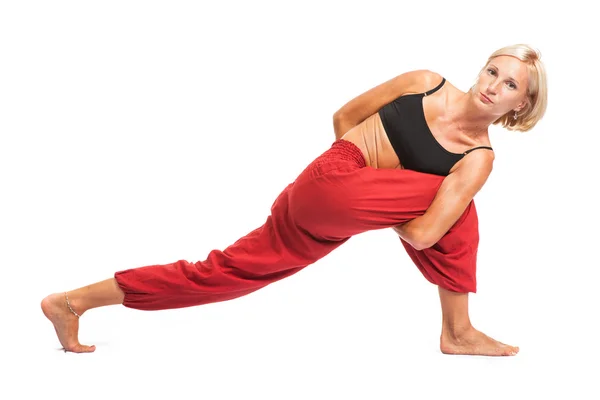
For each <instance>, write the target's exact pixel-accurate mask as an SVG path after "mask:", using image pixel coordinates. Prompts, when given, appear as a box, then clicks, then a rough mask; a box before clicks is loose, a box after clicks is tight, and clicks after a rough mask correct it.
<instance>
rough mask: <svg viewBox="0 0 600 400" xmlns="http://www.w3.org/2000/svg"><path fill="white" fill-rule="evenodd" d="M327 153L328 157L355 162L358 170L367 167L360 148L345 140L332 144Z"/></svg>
mask: <svg viewBox="0 0 600 400" xmlns="http://www.w3.org/2000/svg"><path fill="white" fill-rule="evenodd" d="M327 153H329V155H334V156H335V157H336V158H339V159H343V160H349V161H352V162H355V163H356V164H357V166H358V167H360V168H363V167H366V166H367V162H366V160H365V157H364V156H363V153H362V151H361V150H360V148H359V147H358V146H357V145H355V144H354V143H352V142H350V141H348V140H345V139H338V140H336V141H335V142H333V144H332V145H331V148H330V149H329V150H328V151H327Z"/></svg>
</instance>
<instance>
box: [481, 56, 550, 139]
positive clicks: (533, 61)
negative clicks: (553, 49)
mask: <svg viewBox="0 0 600 400" xmlns="http://www.w3.org/2000/svg"><path fill="white" fill-rule="evenodd" d="M498 56H511V57H516V58H518V59H519V60H521V61H523V62H524V63H525V64H527V67H528V71H529V84H528V88H527V99H528V100H529V101H528V103H527V104H526V105H525V107H524V108H523V109H522V110H521V111H519V112H518V113H517V119H514V115H515V113H514V111H509V112H508V113H506V114H504V115H503V116H502V117H500V118H498V119H497V120H496V121H494V122H493V124H494V125H502V127H504V128H506V129H508V130H511V131H520V132H527V131H529V130H531V129H532V128H533V127H534V126H535V125H536V124H537V123H538V122H539V121H540V120H541V119H542V118H543V117H544V114H545V113H546V107H547V105H548V86H547V77H546V68H545V67H544V64H543V63H542V61H541V58H542V55H541V53H540V51H539V50H537V49H534V48H532V47H531V46H529V45H526V44H515V45H512V46H506V47H503V48H501V49H499V50H496V51H495V52H493V53H492V55H490V57H489V58H488V60H487V62H486V66H487V64H488V63H489V62H490V61H491V60H492V59H493V58H495V57H498ZM484 68H485V67H484ZM482 71H483V69H482Z"/></svg>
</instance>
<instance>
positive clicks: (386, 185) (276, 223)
mask: <svg viewBox="0 0 600 400" xmlns="http://www.w3.org/2000/svg"><path fill="white" fill-rule="evenodd" d="M546 103H547V89H546V73H545V69H544V66H543V64H542V62H541V60H540V54H539V52H537V51H536V50H534V49H532V48H531V47H529V46H527V45H514V46H508V47H505V48H502V49H500V50H498V51H496V52H494V53H493V54H492V55H491V56H490V57H489V59H488V60H487V62H486V64H485V65H484V67H483V68H482V69H481V71H480V73H479V75H478V76H477V79H476V83H475V84H474V85H473V87H471V88H470V89H469V90H468V91H467V92H463V91H461V90H459V89H458V88H456V87H455V86H453V85H452V84H451V83H450V82H449V81H447V80H446V79H445V77H443V76H441V75H439V74H438V73H435V72H432V71H428V70H418V71H410V72H406V73H403V74H401V75H399V76H397V77H395V78H393V79H390V80H389V81H387V82H384V83H382V84H380V85H378V86H376V87H374V88H372V89H370V90H368V91H366V92H365V93H363V94H361V95H359V96H357V97H356V98H354V99H352V100H351V101H349V102H348V103H347V104H345V105H344V106H343V107H341V108H340V109H339V110H338V111H337V112H335V113H334V116H333V126H334V131H335V135H336V138H335V141H334V142H333V144H332V145H331V147H330V148H329V149H327V150H326V151H324V153H323V154H321V155H320V156H319V157H317V158H316V159H315V160H314V161H313V162H311V163H310V164H309V165H308V166H307V167H306V168H305V169H304V170H303V171H302V172H301V173H300V175H299V176H298V177H297V178H296V179H295V180H294V181H293V182H291V183H290V184H289V185H287V187H285V188H284V190H283V191H282V192H281V193H280V194H279V196H278V197H277V198H276V199H275V201H274V202H273V204H272V206H271V212H270V214H269V215H268V216H266V220H265V223H264V224H263V225H262V226H260V227H258V228H256V229H254V230H252V231H251V232H249V233H248V234H247V235H246V236H244V237H242V238H240V239H239V240H237V241H236V242H235V243H233V244H231V245H230V246H228V247H227V248H225V249H224V250H212V251H211V252H209V254H208V255H207V257H206V259H205V260H204V261H198V262H195V263H192V262H188V261H185V260H179V261H176V262H173V263H170V264H166V265H148V266H143V267H139V268H132V269H127V270H123V271H118V272H116V273H115V274H114V276H113V277H112V278H110V279H107V280H104V281H100V282H97V283H94V284H91V285H89V286H85V287H81V288H79V289H75V290H70V291H67V292H59V293H54V294H51V295H49V296H47V297H46V298H44V299H43V300H42V303H41V307H42V310H43V312H44V314H45V316H46V317H47V318H48V319H49V320H50V321H51V322H52V324H53V325H54V328H55V330H56V334H57V335H58V340H59V341H60V343H61V344H62V346H63V348H64V350H65V351H72V352H92V351H94V350H95V346H88V345H82V344H80V342H79V339H78V330H79V319H80V317H81V316H82V315H83V314H84V313H86V312H87V311H88V310H91V309H93V308H97V307H101V306H108V305H123V306H125V307H129V308H134V309H139V310H164V309H173V308H180V307H191V306H197V305H201V304H207V303H214V302H220V301H228V300H232V299H235V298H239V297H241V296H244V295H247V294H249V293H252V292H254V291H256V290H259V289H260V288H263V287H265V286H266V285H269V284H271V283H273V282H276V281H278V280H281V279H283V278H286V277H289V276H291V275H293V274H295V273H296V272H298V271H300V270H301V269H303V268H305V267H306V266H308V265H311V264H313V263H315V262H316V261H318V260H320V259H321V258H323V257H324V256H326V255H327V254H329V253H330V252H331V251H333V250H334V249H336V248H338V247H339V246H341V245H342V244H344V243H346V241H347V240H348V239H349V238H351V237H352V236H354V235H357V234H360V233H363V232H367V231H371V230H376V229H386V228H391V229H393V230H394V231H395V232H396V233H397V234H398V236H399V238H400V242H401V243H402V245H403V246H404V248H405V249H406V251H407V252H408V254H409V256H410V258H411V259H412V261H413V262H414V263H415V265H416V266H417V267H418V268H419V270H420V271H421V272H422V273H423V276H424V277H425V278H426V279H427V280H429V281H430V282H431V283H433V284H435V285H437V286H438V288H439V296H440V301H441V308H442V315H443V319H442V329H441V335H440V350H441V351H442V352H443V353H445V354H471V355H490V356H500V355H515V354H517V352H518V350H519V349H518V347H515V346H509V345H506V344H503V343H501V342H498V341H496V340H494V339H492V338H490V337H488V336H486V335H485V334H483V333H482V332H480V331H478V330H477V329H475V328H474V327H473V325H472V324H471V321H470V319H469V313H468V294H469V292H475V290H476V277H475V275H476V258H477V248H478V240H479V236H478V221H477V213H476V210H475V206H474V200H473V198H474V196H475V195H476V193H477V192H478V191H479V190H480V189H481V187H482V186H483V185H484V183H485V182H486V180H487V178H488V176H489V174H490V172H491V171H492V164H493V161H494V151H493V148H492V146H491V143H490V139H489V135H488V128H489V127H490V125H492V124H499V125H501V126H502V127H504V128H506V129H508V130H516V131H522V132H525V131H528V130H530V129H531V128H533V127H534V126H535V125H536V123H537V122H538V121H539V120H540V119H541V118H542V117H543V115H544V113H545V111H546Z"/></svg>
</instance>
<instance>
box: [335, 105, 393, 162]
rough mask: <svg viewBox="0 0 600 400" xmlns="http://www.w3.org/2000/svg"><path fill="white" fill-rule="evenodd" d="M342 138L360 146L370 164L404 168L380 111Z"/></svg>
mask: <svg viewBox="0 0 600 400" xmlns="http://www.w3.org/2000/svg"><path fill="white" fill-rule="evenodd" d="M342 139H344V140H347V141H349V142H352V143H354V144H355V145H356V146H358V148H359V149H360V150H361V151H362V153H363V156H364V157H365V160H366V162H367V165H368V166H370V167H373V168H387V169H393V168H399V169H402V164H401V163H400V160H399V159H398V156H397V155H396V152H395V151H394V148H393V147H392V144H391V143H390V141H389V139H388V136H387V134H386V132H385V129H384V128H383V124H382V122H381V118H380V117H379V114H378V113H375V114H373V115H371V116H370V117H369V118H367V119H366V120H364V121H363V122H361V123H360V124H358V125H356V126H355V127H354V128H352V129H350V130H349V131H348V132H346V133H345V134H344V136H342Z"/></svg>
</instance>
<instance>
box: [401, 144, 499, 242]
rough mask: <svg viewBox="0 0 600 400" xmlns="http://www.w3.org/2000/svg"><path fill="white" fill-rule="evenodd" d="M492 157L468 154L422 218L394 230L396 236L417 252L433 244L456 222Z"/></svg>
mask: <svg viewBox="0 0 600 400" xmlns="http://www.w3.org/2000/svg"><path fill="white" fill-rule="evenodd" d="M493 162H494V153H493V152H492V151H489V150H478V151H474V152H472V153H469V154H468V155H467V156H465V157H464V158H463V160H462V161H461V164H460V165H459V166H458V167H457V168H456V170H455V171H454V172H452V173H451V174H449V175H448V176H447V177H446V178H444V181H443V182H442V184H441V186H440V188H439V190H438V192H437V193H436V195H435V197H434V199H433V202H432V203H431V205H430V206H429V208H428V209H427V211H426V212H425V214H424V215H422V216H420V217H417V218H415V219H413V220H411V221H409V222H407V223H404V224H402V225H399V226H396V227H394V230H395V231H396V233H398V235H399V236H400V237H401V238H403V239H404V240H406V241H407V242H408V243H409V244H410V245H411V246H413V247H414V248H415V249H417V250H423V249H426V248H428V247H431V246H433V245H434V244H436V243H437V242H438V241H439V240H440V239H441V238H442V237H443V236H444V235H445V234H446V233H447V232H448V231H449V230H450V228H452V226H453V225H454V224H455V223H456V221H458V219H459V218H460V216H461V215H462V214H463V213H464V212H465V210H466V208H467V206H468V205H469V203H470V202H471V200H473V197H475V195H476V194H477V192H479V190H480V189H481V188H482V187H483V185H484V184H485V182H486V181H487V179H488V177H489V175H490V173H491V172H492V167H493Z"/></svg>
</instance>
